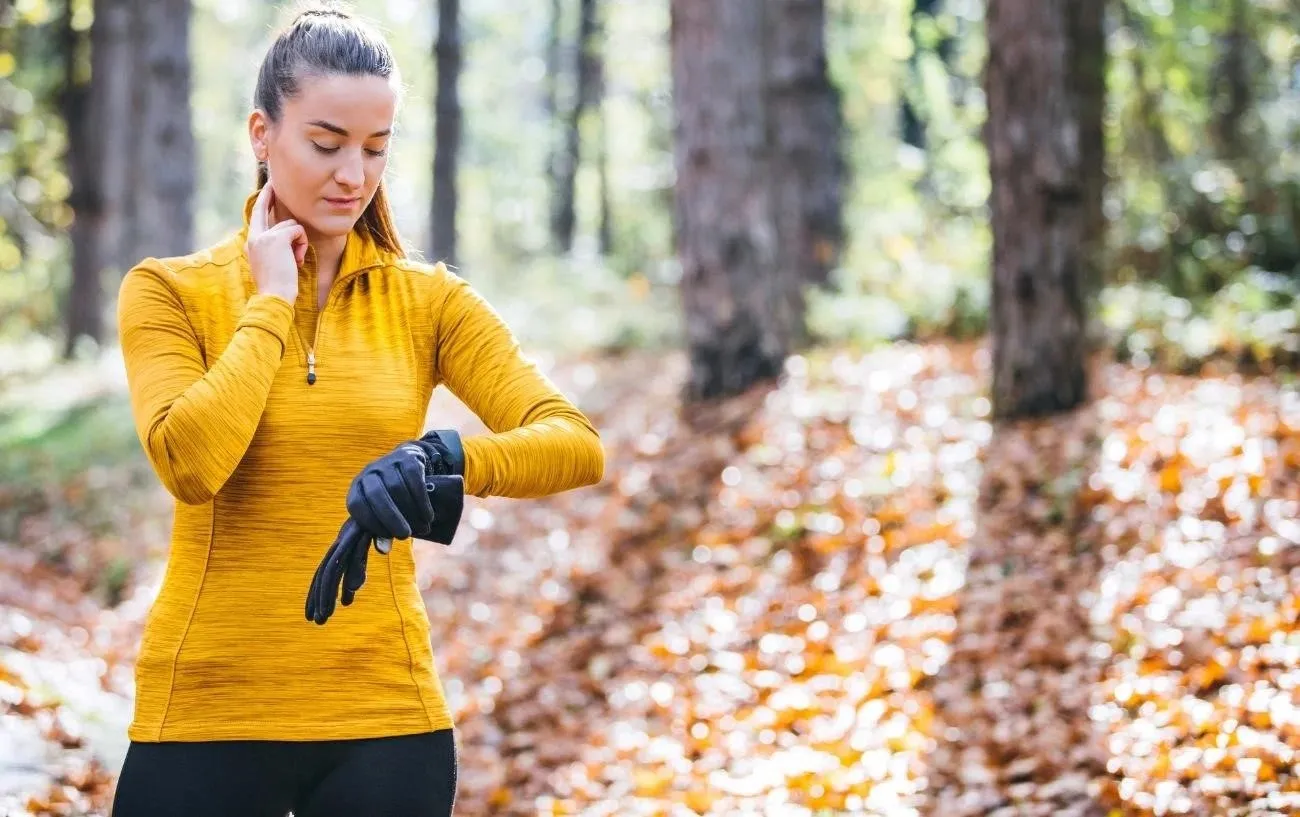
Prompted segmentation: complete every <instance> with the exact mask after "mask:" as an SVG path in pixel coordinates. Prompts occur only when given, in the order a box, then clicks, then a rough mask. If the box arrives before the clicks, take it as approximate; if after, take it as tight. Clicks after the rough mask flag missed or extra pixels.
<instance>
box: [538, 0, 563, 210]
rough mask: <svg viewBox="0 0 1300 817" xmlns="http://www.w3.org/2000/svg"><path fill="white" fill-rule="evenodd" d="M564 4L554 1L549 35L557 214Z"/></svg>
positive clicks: (549, 141)
mask: <svg viewBox="0 0 1300 817" xmlns="http://www.w3.org/2000/svg"><path fill="white" fill-rule="evenodd" d="M563 31H564V3H563V0H551V19H550V23H549V28H548V30H547V34H546V98H545V100H543V105H544V106H545V114H546V181H547V190H549V191H550V192H551V211H552V213H554V210H555V197H556V196H557V195H558V191H559V189H560V153H561V145H562V139H561V134H560V131H561V127H560V77H561V75H562V73H563V72H562V68H561V55H562V53H563V45H564V38H563V36H562V35H561V32H563Z"/></svg>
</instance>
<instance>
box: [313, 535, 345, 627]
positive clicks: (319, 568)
mask: <svg viewBox="0 0 1300 817" xmlns="http://www.w3.org/2000/svg"><path fill="white" fill-rule="evenodd" d="M339 534H340V535H341V534H342V530H341V529H340V531H339ZM338 546H339V536H335V537H334V541H333V542H332V543H331V544H330V547H329V550H327V551H325V556H324V558H322V559H321V560H320V564H318V565H316V572H315V573H313V574H312V577H311V586H310V587H309V588H308V589H307V606H306V611H305V612H306V614H307V620H308V621H315V619H316V610H317V608H318V604H317V596H318V594H319V593H320V579H321V574H322V573H324V572H325V565H326V563H328V562H329V560H330V557H331V556H333V555H334V551H335V550H337V549H338Z"/></svg>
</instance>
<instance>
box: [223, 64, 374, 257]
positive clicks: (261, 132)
mask: <svg viewBox="0 0 1300 817" xmlns="http://www.w3.org/2000/svg"><path fill="white" fill-rule="evenodd" d="M396 110H397V95H396V94H395V93H394V92H393V88H392V86H391V85H390V84H389V82H388V80H387V79H385V78H383V77H376V76H351V75H346V74H333V75H328V76H308V77H304V78H303V79H302V81H301V82H300V83H299V89H298V94H297V95H296V96H293V97H287V98H285V100H284V104H283V105H282V106H281V115H280V121H279V122H274V123H273V122H271V121H270V119H268V118H267V117H266V115H265V114H264V113H263V112H262V111H261V110H256V111H254V112H253V114H252V116H250V117H249V123H248V133H249V137H250V139H251V141H252V144H253V154H254V155H255V156H256V157H257V158H258V160H259V161H264V162H266V164H267V170H268V172H269V173H270V184H271V186H272V188H273V189H274V190H275V204H276V210H277V211H278V212H277V213H276V215H277V218H280V219H283V218H294V219H296V220H297V221H298V222H299V223H300V224H302V225H303V227H305V228H306V229H307V233H308V235H309V236H315V237H321V238H333V237H339V236H346V235H347V234H348V233H349V232H351V230H352V228H353V226H354V225H355V224H356V223H357V220H358V219H359V218H361V214H362V213H363V212H365V209H366V207H367V206H368V205H369V204H370V200H371V199H372V198H374V196H375V191H376V190H377V189H378V188H379V182H380V179H382V178H383V175H384V168H385V166H386V165H387V164H388V143H389V139H390V137H391V134H392V130H393V119H394V116H395V114H396Z"/></svg>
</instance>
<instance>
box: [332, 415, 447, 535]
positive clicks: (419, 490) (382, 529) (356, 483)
mask: <svg viewBox="0 0 1300 817" xmlns="http://www.w3.org/2000/svg"><path fill="white" fill-rule="evenodd" d="M464 461H465V456H464V449H463V448H462V447H461V444H460V435H459V434H457V433H456V432H454V431H446V430H443V431H430V432H429V433H428V434H425V435H424V436H423V437H421V438H420V439H418V440H410V441H408V442H404V443H402V444H401V445H399V446H397V447H396V448H395V449H393V450H392V451H391V452H390V453H388V454H385V455H384V456H382V457H380V458H379V459H377V460H375V461H374V462H372V463H370V464H369V465H367V466H366V467H365V468H363V469H362V470H361V473H360V474H358V475H357V476H356V478H354V479H353V480H352V485H351V486H350V487H349V488H348V498H347V506H348V513H349V514H350V515H351V516H352V518H353V519H355V520H356V521H357V523H358V524H359V525H361V527H362V528H364V529H365V530H366V531H368V532H370V533H371V534H372V535H373V536H375V537H376V539H380V540H392V539H406V538H408V537H410V536H418V537H420V538H421V539H432V540H433V541H435V542H443V543H444V544H446V543H449V542H450V541H451V536H452V535H453V534H454V533H455V530H456V525H458V524H459V522H460V513H459V511H456V512H455V513H452V512H451V507H450V506H446V507H444V510H443V512H442V513H440V514H439V513H435V509H434V507H433V503H432V501H431V499H430V496H431V493H432V492H431V489H430V487H429V486H430V478H431V477H434V476H447V475H451V474H463V473H464ZM463 496H464V492H463V491H462V500H463ZM441 498H444V499H446V498H447V497H441ZM388 546H391V542H390V541H385V542H383V544H382V546H381V547H380V552H382V553H387V552H388Z"/></svg>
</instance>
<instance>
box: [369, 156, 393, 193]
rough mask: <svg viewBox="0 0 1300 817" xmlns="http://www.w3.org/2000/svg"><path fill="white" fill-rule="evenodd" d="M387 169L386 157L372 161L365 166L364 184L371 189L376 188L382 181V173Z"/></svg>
mask: <svg viewBox="0 0 1300 817" xmlns="http://www.w3.org/2000/svg"><path fill="white" fill-rule="evenodd" d="M387 169H388V156H384V157H383V158H379V159H372V160H371V161H370V162H369V163H367V165H366V184H368V185H370V186H371V187H378V186H379V183H380V182H381V181H383V178H384V171H385V170H387Z"/></svg>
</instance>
